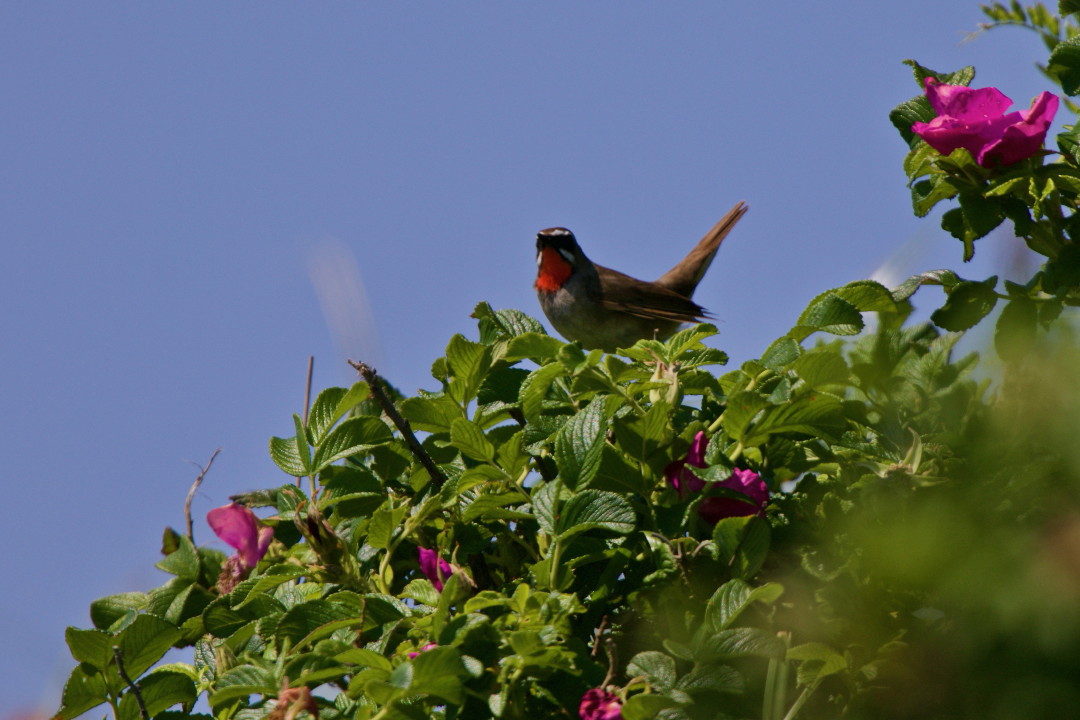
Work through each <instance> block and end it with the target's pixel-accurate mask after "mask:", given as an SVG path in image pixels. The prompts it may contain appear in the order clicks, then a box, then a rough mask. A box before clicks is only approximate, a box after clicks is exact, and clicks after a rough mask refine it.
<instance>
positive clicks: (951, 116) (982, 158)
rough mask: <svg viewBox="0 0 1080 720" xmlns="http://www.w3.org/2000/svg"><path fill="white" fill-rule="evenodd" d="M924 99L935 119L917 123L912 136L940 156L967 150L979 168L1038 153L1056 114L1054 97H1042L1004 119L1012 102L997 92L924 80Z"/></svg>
mask: <svg viewBox="0 0 1080 720" xmlns="http://www.w3.org/2000/svg"><path fill="white" fill-rule="evenodd" d="M925 87H926V97H927V99H928V100H929V101H930V106H931V107H933V108H934V112H936V113H937V117H936V118H934V119H933V120H931V121H930V122H928V123H924V122H917V123H914V124H913V125H912V126H911V130H912V132H914V133H915V134H916V135H918V136H919V137H921V138H922V139H923V140H925V141H926V143H927V144H928V145H930V147H932V148H934V149H935V150H937V151H938V152H939V153H941V154H942V155H948V154H949V153H951V152H952V151H953V150H956V149H957V148H966V149H967V150H968V152H970V153H971V155H972V156H973V157H974V158H975V161H976V162H978V163H979V164H980V165H982V166H983V167H993V166H994V165H1012V164H1013V163H1016V162H1020V161H1021V160H1023V159H1025V158H1029V157H1031V156H1032V155H1034V154H1035V153H1037V152H1039V150H1041V149H1042V147H1043V143H1044V142H1045V140H1046V132H1047V130H1049V129H1050V123H1051V121H1052V120H1053V119H1054V113H1056V112H1057V108H1058V98H1057V95H1054V94H1053V93H1049V92H1043V93H1042V94H1040V95H1039V96H1038V97H1037V98H1035V102H1033V103H1032V104H1031V108H1030V109H1028V110H1026V111H1016V112H1011V113H1008V114H1006V113H1005V111H1006V110H1007V109H1008V108H1009V106H1010V105H1012V100H1010V99H1009V98H1008V97H1006V96H1005V95H1004V94H1003V93H1002V92H1001V91H1000V90H998V89H997V88H993V87H989V88H969V87H964V86H963V85H945V84H944V83H942V82H940V81H938V80H937V79H936V78H932V77H928V78H926V81H925Z"/></svg>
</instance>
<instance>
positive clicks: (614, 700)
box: [578, 688, 622, 720]
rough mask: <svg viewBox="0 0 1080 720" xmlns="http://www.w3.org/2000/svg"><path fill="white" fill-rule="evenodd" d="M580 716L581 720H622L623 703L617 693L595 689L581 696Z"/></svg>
mask: <svg viewBox="0 0 1080 720" xmlns="http://www.w3.org/2000/svg"><path fill="white" fill-rule="evenodd" d="M578 716H579V717H581V720H622V703H620V702H619V697H618V696H617V695H616V694H615V693H610V692H608V691H607V690H603V689H601V688H593V689H592V690H588V691H586V692H585V694H584V695H582V696H581V704H580V705H578Z"/></svg>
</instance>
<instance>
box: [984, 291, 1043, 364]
mask: <svg viewBox="0 0 1080 720" xmlns="http://www.w3.org/2000/svg"><path fill="white" fill-rule="evenodd" d="M1038 321H1039V309H1038V305H1037V303H1036V302H1035V301H1034V300H1032V299H1031V298H1029V297H1026V296H1020V297H1015V298H1013V299H1012V300H1010V301H1009V302H1008V304H1007V305H1005V307H1004V308H1002V309H1001V315H1000V316H999V317H998V321H997V327H996V328H995V330H994V347H995V348H996V349H997V353H998V357H1000V358H1001V359H1002V360H1005V361H1006V362H1016V361H1018V360H1022V359H1023V358H1024V357H1026V356H1027V354H1028V353H1029V352H1031V350H1032V348H1034V346H1035V334H1036V327H1037V324H1038Z"/></svg>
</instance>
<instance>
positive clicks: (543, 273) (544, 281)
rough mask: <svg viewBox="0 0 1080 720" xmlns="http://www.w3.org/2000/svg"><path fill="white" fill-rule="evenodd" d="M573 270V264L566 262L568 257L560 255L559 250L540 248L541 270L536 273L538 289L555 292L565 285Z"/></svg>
mask: <svg viewBox="0 0 1080 720" xmlns="http://www.w3.org/2000/svg"><path fill="white" fill-rule="evenodd" d="M573 271H574V268H573V266H572V265H571V264H570V263H568V262H566V258H564V257H563V256H562V255H560V254H559V251H558V250H555V249H553V248H549V247H546V248H543V249H541V250H540V272H538V273H537V274H536V289H537V290H543V291H544V292H555V291H556V290H558V289H559V288H561V287H562V286H563V283H565V282H566V279H567V278H568V277H570V274H571V273H572V272H573Z"/></svg>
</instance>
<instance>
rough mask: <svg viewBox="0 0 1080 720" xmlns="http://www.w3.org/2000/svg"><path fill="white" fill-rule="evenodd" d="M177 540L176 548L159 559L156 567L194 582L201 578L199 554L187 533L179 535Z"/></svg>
mask: <svg viewBox="0 0 1080 720" xmlns="http://www.w3.org/2000/svg"><path fill="white" fill-rule="evenodd" d="M176 541H177V547H176V550H174V551H173V552H171V553H169V554H168V555H166V556H165V557H164V558H163V559H161V560H159V561H158V562H157V563H156V564H155V565H154V567H156V568H157V569H159V570H164V571H165V572H167V573H169V574H171V575H175V576H177V577H178V578H181V579H183V580H190V581H192V582H194V581H196V580H198V579H199V554H198V552H197V551H196V550H195V546H194V545H192V544H191V540H189V539H188V537H187V536H186V535H178V536H177V540H176Z"/></svg>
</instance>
